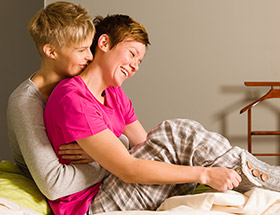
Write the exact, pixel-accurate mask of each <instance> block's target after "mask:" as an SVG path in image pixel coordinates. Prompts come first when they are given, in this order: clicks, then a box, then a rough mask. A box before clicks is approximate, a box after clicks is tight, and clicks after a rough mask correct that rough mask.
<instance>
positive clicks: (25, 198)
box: [0, 161, 280, 215]
mask: <svg viewBox="0 0 280 215" xmlns="http://www.w3.org/2000/svg"><path fill="white" fill-rule="evenodd" d="M0 214H1V215H39V214H41V215H48V214H51V210H50V208H49V206H48V204H47V201H46V199H45V198H44V196H43V195H42V194H41V193H40V191H39V190H38V188H37V186H36V185H35V183H34V182H33V181H32V180H31V179H29V178H27V177H25V176H24V175H23V174H22V173H21V171H20V170H19V169H18V168H17V167H16V166H15V165H14V164H13V163H12V162H10V161H2V162H0ZM105 214H106V215H121V214H123V215H126V214H127V215H140V214H141V215H166V214H168V215H181V214H184V215H213V214H215V215H220V214H221V215H229V214H243V215H244V214H248V215H271V214H280V192H274V191H269V190H265V189H262V188H254V189H252V190H250V191H248V192H246V193H244V194H241V193H238V192H235V191H232V190H229V191H226V192H215V191H213V190H210V189H209V188H207V187H205V186H199V187H198V188H197V189H196V194H192V195H182V196H175V197H170V198H168V199H166V200H165V201H164V202H163V203H162V204H161V206H160V207H159V208H158V210H157V211H125V212H124V211H118V212H109V213H100V214H99V215H105Z"/></svg>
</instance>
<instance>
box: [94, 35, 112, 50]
mask: <svg viewBox="0 0 280 215" xmlns="http://www.w3.org/2000/svg"><path fill="white" fill-rule="evenodd" d="M109 42H110V40H109V36H108V35H107V34H102V35H101V36H100V37H99V38H98V43H97V45H98V47H99V49H100V50H102V51H103V52H107V51H108V50H109V46H110V43H109Z"/></svg>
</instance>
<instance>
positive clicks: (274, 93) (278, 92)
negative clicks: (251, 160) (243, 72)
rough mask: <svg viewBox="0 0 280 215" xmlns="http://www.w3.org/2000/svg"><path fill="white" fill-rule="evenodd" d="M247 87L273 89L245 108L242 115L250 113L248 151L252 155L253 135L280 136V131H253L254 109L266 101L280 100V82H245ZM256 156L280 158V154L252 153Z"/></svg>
mask: <svg viewBox="0 0 280 215" xmlns="http://www.w3.org/2000/svg"><path fill="white" fill-rule="evenodd" d="M244 84H245V85H246V86H270V87H271V89H270V90H269V91H268V92H267V93H266V94H265V95H264V96H262V97H261V98H259V99H258V100H256V101H254V102H253V103H251V104H249V105H247V106H246V107H244V108H243V109H242V110H241V111H240V114H242V113H244V112H245V111H248V151H249V152H250V153H252V135H280V131H252V113H251V112H252V108H253V107H254V106H255V105H257V104H258V103H260V102H261V101H263V100H266V99H272V98H280V89H276V88H275V87H280V82H244ZM252 154H253V155H255V156H279V155H280V153H252Z"/></svg>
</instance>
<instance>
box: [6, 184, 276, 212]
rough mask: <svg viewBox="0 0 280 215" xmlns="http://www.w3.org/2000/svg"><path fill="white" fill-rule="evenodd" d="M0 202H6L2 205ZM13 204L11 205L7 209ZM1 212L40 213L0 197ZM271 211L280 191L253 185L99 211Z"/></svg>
mask: <svg viewBox="0 0 280 215" xmlns="http://www.w3.org/2000/svg"><path fill="white" fill-rule="evenodd" d="M1 204H3V205H5V206H6V207H5V206H1ZM8 208H10V209H8ZM0 214H1V215H6V214H7V215H38V213H36V212H34V211H32V210H29V209H26V208H22V207H19V206H17V205H15V204H14V203H11V202H9V201H6V200H4V199H1V198H0ZM104 214H106V215H121V214H123V215H167V214H168V215H213V214H215V215H229V214H240V215H241V214H242V215H272V214H280V192H274V191H269V190H264V189H261V188H254V189H252V190H251V191H249V192H247V193H245V194H241V193H238V192H235V191H226V192H206V193H201V194H195V195H184V196H175V197H171V198H168V199H166V200H165V201H164V202H163V203H162V205H161V206H160V207H159V208H158V210H157V211H117V212H109V213H100V214H99V215H104Z"/></svg>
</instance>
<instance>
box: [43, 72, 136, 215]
mask: <svg viewBox="0 0 280 215" xmlns="http://www.w3.org/2000/svg"><path fill="white" fill-rule="evenodd" d="M105 94H106V102H105V105H103V104H101V103H100V102H99V101H98V100H97V99H96V98H95V97H94V96H93V94H92V93H91V92H90V91H89V89H88V88H87V86H86V84H85V83H84V81H83V80H82V79H81V78H80V76H75V77H73V78H67V79H65V80H63V81H61V82H60V83H59V84H58V85H57V87H56V88H55V89H54V90H53V92H52V94H51V96H50V97H49V99H48V102H47V104H46V107H45V112H44V120H45V125H46V129H47V133H48V136H49V139H50V141H51V143H52V145H53V147H54V149H55V152H56V154H57V156H58V158H59V161H60V162H61V163H63V164H68V163H69V162H70V161H69V160H63V159H62V158H61V157H60V155H59V154H58V153H57V151H58V148H59V146H60V145H62V144H66V143H70V142H73V141H76V140H79V139H82V138H86V137H89V136H92V135H94V134H97V133H99V132H101V131H103V130H105V129H110V130H111V131H112V132H113V133H114V134H115V135H116V136H117V137H119V136H120V135H121V134H122V133H123V131H124V127H125V125H127V124H130V123H132V122H134V121H136V120H137V117H136V115H135V113H134V108H133V106H132V103H131V101H130V100H129V98H128V97H127V96H126V95H125V93H124V91H123V90H122V88H121V87H108V88H107V89H106V90H105ZM99 186H100V183H98V184H96V185H94V186H92V187H91V188H89V189H87V190H84V191H81V192H78V193H75V194H72V195H69V196H66V197H62V198H60V199H58V200H55V201H49V203H50V206H51V208H52V210H53V211H54V212H55V214H85V213H86V212H87V210H88V208H89V205H90V203H91V200H92V198H93V197H94V196H95V195H96V194H97V192H98V190H99Z"/></svg>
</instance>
